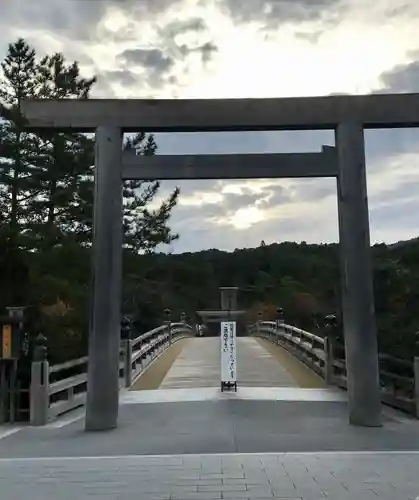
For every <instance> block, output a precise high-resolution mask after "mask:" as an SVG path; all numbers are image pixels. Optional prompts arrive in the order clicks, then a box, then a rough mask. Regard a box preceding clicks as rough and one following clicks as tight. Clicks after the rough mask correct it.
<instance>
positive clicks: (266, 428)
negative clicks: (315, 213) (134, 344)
mask: <svg viewBox="0 0 419 500" xmlns="http://www.w3.org/2000/svg"><path fill="white" fill-rule="evenodd" d="M300 390H301V391H304V393H306V392H307V391H308V390H307V389H300ZM294 391H296V392H295V393H294V400H284V401H280V400H274V401H269V400H259V399H239V398H233V399H224V397H223V398H220V399H218V400H217V399H209V400H207V401H191V402H188V401H183V402H172V403H168V402H165V403H157V402H155V403H151V402H150V403H135V402H131V403H129V404H122V405H121V408H120V417H119V427H118V428H117V429H115V430H113V431H110V432H106V433H92V432H91V433H86V432H84V421H83V418H82V415H81V418H79V419H78V420H76V421H74V422H71V421H69V422H67V423H65V425H63V426H62V427H57V425H60V424H59V423H55V422H54V423H52V424H51V425H49V426H46V427H43V428H33V427H32V428H31V427H29V428H23V429H21V430H20V431H19V432H15V433H14V434H11V435H9V436H6V437H4V438H3V439H0V458H13V457H14V458H19V457H22V458H29V457H57V456H67V457H69V456H73V457H82V456H84V457H88V456H98V457H99V456H107V455H118V456H123V455H156V454H158V455H161V454H162V455H181V454H213V453H271V452H318V451H341V450H348V451H365V450H375V451H382V450H392V451H405V450H412V451H419V421H417V420H414V419H409V418H407V419H406V420H404V419H403V417H400V416H399V415H398V414H397V415H393V414H388V413H387V414H386V416H385V425H384V427H383V428H378V429H368V428H362V427H353V426H350V425H348V417H347V405H346V403H345V402H342V401H328V400H325V398H324V397H323V396H321V398H320V397H319V398H318V399H319V400H318V401H316V400H315V398H312V399H311V400H307V399H305V400H304V399H303V398H301V400H297V396H298V391H299V390H298V389H294ZM156 392H158V391H156ZM320 399H321V400H320ZM0 499H1V496H0ZM1 500H2V499H1Z"/></svg>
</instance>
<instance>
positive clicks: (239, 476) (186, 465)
mask: <svg viewBox="0 0 419 500" xmlns="http://www.w3.org/2000/svg"><path fill="white" fill-rule="evenodd" d="M418 471H419V452H416V453H405V452H402V453H394V452H392V453H375V454H370V453H331V454H330V453H308V454H298V453H297V454H292V453H291V454H286V453H285V454H281V453H277V454H269V455H267V454H263V455H253V454H252V455H244V454H232V455H189V456H188V455H177V456H173V455H172V456H165V457H164V456H142V457H139V456H123V457H120V456H114V457H94V458H90V457H85V458H79V457H77V458H73V459H70V458H65V457H63V458H53V459H32V460H30V459H29V460H28V459H12V460H7V459H6V460H0V495H1V498H2V499H4V500H22V499H24V498H30V500H46V499H50V500H76V499H77V500H86V499H93V498H97V499H101V500H111V499H112V500H116V499H118V500H133V499H138V500H187V499H190V500H210V499H236V500H263V499H288V500H291V499H295V500H297V499H300V500H301V499H303V500H321V499H322V500H325V499H333V500H371V499H373V500H415V499H416V498H417V497H418V495H419V477H418Z"/></svg>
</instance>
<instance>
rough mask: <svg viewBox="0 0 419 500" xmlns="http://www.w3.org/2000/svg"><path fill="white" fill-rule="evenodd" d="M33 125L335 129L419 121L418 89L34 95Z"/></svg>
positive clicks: (29, 109) (28, 103)
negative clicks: (260, 95)
mask: <svg viewBox="0 0 419 500" xmlns="http://www.w3.org/2000/svg"><path fill="white" fill-rule="evenodd" d="M21 110H22V112H23V114H24V115H25V116H26V118H27V120H28V123H27V126H28V128H29V129H44V128H47V129H61V130H73V129H74V130H78V131H93V130H94V129H96V128H97V127H98V126H100V125H114V126H118V127H121V128H122V129H123V130H124V131H125V132H140V131H145V132H176V131H177V132H180V131H190V132H193V131H228V130H230V131H240V130H308V129H313V130H314V129H334V128H335V127H336V126H337V125H338V124H339V123H341V122H345V121H346V122H347V121H351V122H358V123H361V124H363V125H364V127H365V128H396V127H417V126H419V94H371V95H332V96H320V97H286V98H269V99H56V100H53V99H33V100H32V99H31V100H24V101H23V102H22V107H21Z"/></svg>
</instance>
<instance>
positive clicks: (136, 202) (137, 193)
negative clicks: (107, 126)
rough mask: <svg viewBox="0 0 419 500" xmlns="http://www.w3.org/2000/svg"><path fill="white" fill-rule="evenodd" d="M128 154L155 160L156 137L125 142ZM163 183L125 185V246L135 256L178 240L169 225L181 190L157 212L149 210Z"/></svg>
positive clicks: (131, 183)
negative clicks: (136, 253) (152, 157)
mask: <svg viewBox="0 0 419 500" xmlns="http://www.w3.org/2000/svg"><path fill="white" fill-rule="evenodd" d="M125 150H128V151H129V150H134V151H135V153H136V154H137V155H145V156H151V155H154V154H155V152H156V150H157V144H156V142H155V140H154V137H153V136H152V135H148V136H147V135H146V134H144V133H139V134H137V135H135V136H134V137H133V138H128V139H127V140H126V142H125ZM159 188H160V182H158V181H154V182H144V181H138V180H133V181H125V182H124V190H123V195H124V232H125V245H126V246H127V247H128V248H130V249H132V250H133V251H135V252H145V253H150V252H152V251H153V250H155V248H156V247H157V246H158V245H160V244H162V243H164V244H170V243H171V242H172V241H174V240H176V239H178V237H179V236H178V235H177V234H173V233H172V232H171V231H170V228H169V227H168V225H167V223H168V221H169V218H170V215H171V212H172V209H173V207H174V206H175V205H176V203H177V199H178V196H179V189H178V188H176V189H175V190H174V191H173V193H172V194H171V195H170V196H169V197H168V198H167V200H165V201H163V202H162V203H161V205H160V206H159V207H158V208H157V209H155V210H150V209H148V208H147V205H149V204H150V203H151V202H152V201H153V200H154V198H155V196H156V194H157V192H158V190H159Z"/></svg>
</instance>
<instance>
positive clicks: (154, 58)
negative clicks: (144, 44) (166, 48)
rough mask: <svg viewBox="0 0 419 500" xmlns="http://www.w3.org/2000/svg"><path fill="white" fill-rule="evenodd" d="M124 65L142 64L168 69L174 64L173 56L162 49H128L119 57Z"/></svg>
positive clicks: (163, 69) (161, 69)
mask: <svg viewBox="0 0 419 500" xmlns="http://www.w3.org/2000/svg"><path fill="white" fill-rule="evenodd" d="M117 60H118V62H120V63H121V64H122V65H124V64H127V65H132V64H133V65H137V64H138V65H141V66H145V67H146V68H155V69H159V70H160V71H166V70H168V69H169V68H171V67H172V66H173V63H174V61H173V58H171V57H169V56H167V55H165V54H164V52H163V51H162V50H160V49H127V50H124V52H122V53H121V54H119V56H118V57H117Z"/></svg>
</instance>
